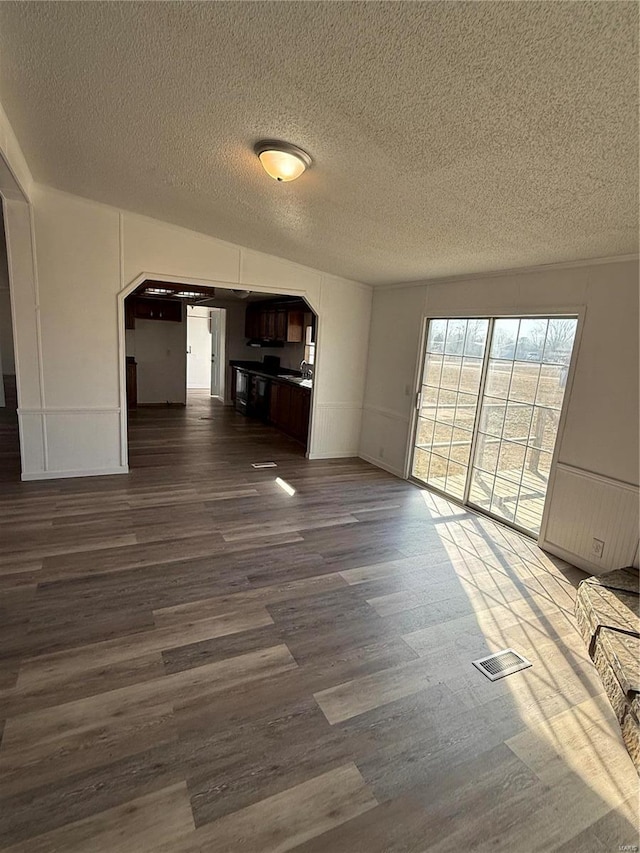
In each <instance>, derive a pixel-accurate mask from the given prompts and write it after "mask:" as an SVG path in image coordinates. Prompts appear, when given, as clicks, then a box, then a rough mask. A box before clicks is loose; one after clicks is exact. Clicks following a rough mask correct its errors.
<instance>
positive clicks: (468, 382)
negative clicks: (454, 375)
mask: <svg viewBox="0 0 640 853" xmlns="http://www.w3.org/2000/svg"><path fill="white" fill-rule="evenodd" d="M481 375H482V359H481V358H465V359H463V361H462V371H461V373H460V390H461V391H465V392H466V393H469V394H474V395H476V396H477V394H478V390H479V388H480V377H481Z"/></svg>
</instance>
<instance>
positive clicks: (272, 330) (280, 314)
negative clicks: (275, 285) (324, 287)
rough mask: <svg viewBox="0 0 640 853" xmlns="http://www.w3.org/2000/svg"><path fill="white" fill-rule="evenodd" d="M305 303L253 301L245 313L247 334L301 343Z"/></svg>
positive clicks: (265, 339)
mask: <svg viewBox="0 0 640 853" xmlns="http://www.w3.org/2000/svg"><path fill="white" fill-rule="evenodd" d="M303 327H304V303H301V302H294V303H289V304H288V303H284V304H282V303H280V304H278V303H274V302H252V303H249V305H247V309H246V314H245V336H246V337H247V338H250V339H254V340H263V341H274V342H278V343H301V341H302V340H303V335H304V328H303Z"/></svg>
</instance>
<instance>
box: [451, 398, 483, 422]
mask: <svg viewBox="0 0 640 853" xmlns="http://www.w3.org/2000/svg"><path fill="white" fill-rule="evenodd" d="M477 405H478V398H477V397H474V396H473V394H458V403H457V406H456V419H455V423H456V426H459V427H462V428H463V429H471V430H472V429H473V425H474V423H475V419H476V408H477Z"/></svg>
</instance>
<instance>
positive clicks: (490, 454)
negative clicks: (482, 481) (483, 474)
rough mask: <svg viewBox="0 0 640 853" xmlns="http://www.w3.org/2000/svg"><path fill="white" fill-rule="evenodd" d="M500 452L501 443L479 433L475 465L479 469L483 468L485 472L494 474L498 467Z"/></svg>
mask: <svg viewBox="0 0 640 853" xmlns="http://www.w3.org/2000/svg"><path fill="white" fill-rule="evenodd" d="M499 451H500V442H499V440H498V439H496V438H491V437H490V436H488V435H483V433H478V441H477V445H476V456H475V460H474V463H473V464H474V465H475V466H476V467H478V468H482V470H483V471H489V472H490V473H491V474H493V473H495V470H496V467H497V465H498V453H499Z"/></svg>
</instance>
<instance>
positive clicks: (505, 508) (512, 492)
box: [491, 477, 520, 521]
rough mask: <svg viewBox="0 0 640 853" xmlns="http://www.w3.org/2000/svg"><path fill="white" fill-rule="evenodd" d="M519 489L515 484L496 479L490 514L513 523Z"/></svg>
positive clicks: (499, 478)
mask: <svg viewBox="0 0 640 853" xmlns="http://www.w3.org/2000/svg"><path fill="white" fill-rule="evenodd" d="M519 491H520V490H519V487H518V485H517V483H512V482H510V481H509V480H503V479H502V478H501V477H496V481H495V485H494V487H493V495H492V496H491V512H493V513H495V515H499V516H501V517H502V518H506V519H507V520H508V521H513V520H514V518H515V514H516V503H517V501H518V494H519Z"/></svg>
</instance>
